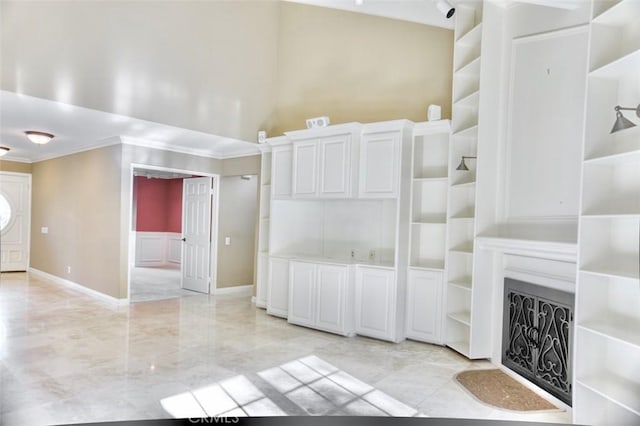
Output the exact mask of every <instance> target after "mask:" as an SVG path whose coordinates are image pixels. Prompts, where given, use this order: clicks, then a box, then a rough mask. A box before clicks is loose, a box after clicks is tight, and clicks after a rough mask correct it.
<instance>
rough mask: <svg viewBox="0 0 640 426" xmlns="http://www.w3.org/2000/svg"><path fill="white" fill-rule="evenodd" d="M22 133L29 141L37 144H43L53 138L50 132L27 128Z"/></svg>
mask: <svg viewBox="0 0 640 426" xmlns="http://www.w3.org/2000/svg"><path fill="white" fill-rule="evenodd" d="M24 133H25V134H26V135H27V137H28V138H29V140H30V141H31V142H33V143H35V144H38V145H44V144H46V143H48V142H49V141H50V140H51V139H53V138H54V136H53V135H52V134H51V133H46V132H37V131H35V130H27V131H26V132H24Z"/></svg>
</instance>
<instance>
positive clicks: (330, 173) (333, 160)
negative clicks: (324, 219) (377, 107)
mask: <svg viewBox="0 0 640 426" xmlns="http://www.w3.org/2000/svg"><path fill="white" fill-rule="evenodd" d="M318 143H319V148H320V189H319V195H320V196H323V197H340V198H344V197H347V196H348V195H349V182H350V179H349V172H350V169H351V162H350V161H349V160H350V153H351V146H350V145H351V142H350V137H349V136H347V135H344V136H338V137H334V138H327V139H323V140H320V141H319V142H318Z"/></svg>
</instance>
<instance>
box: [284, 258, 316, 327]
mask: <svg viewBox="0 0 640 426" xmlns="http://www.w3.org/2000/svg"><path fill="white" fill-rule="evenodd" d="M290 265H291V266H290V267H289V315H288V317H287V318H288V320H289V322H290V323H292V324H299V325H306V326H309V327H311V326H313V325H314V323H315V320H314V306H313V305H314V300H315V294H314V293H315V292H314V289H315V280H316V265H314V264H313V263H307V262H291V263H290Z"/></svg>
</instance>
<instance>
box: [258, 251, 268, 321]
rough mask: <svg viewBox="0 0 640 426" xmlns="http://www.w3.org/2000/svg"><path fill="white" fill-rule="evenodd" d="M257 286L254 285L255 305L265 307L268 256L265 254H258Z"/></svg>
mask: <svg viewBox="0 0 640 426" xmlns="http://www.w3.org/2000/svg"><path fill="white" fill-rule="evenodd" d="M257 270H258V273H257V277H256V278H257V286H256V307H258V308H263V309H264V308H266V307H267V287H268V284H269V256H267V255H266V254H262V253H261V254H259V255H258V265H257Z"/></svg>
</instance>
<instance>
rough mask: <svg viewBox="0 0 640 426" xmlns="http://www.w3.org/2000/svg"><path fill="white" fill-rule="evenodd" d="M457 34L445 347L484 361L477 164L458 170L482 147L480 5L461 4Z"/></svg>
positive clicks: (450, 168) (469, 161) (448, 228)
mask: <svg viewBox="0 0 640 426" xmlns="http://www.w3.org/2000/svg"><path fill="white" fill-rule="evenodd" d="M456 15H457V17H456V23H455V29H454V39H455V44H454V66H453V68H454V74H453V105H452V122H451V129H452V132H453V133H452V136H451V149H450V156H449V170H451V173H450V176H449V188H448V207H447V213H448V219H447V259H448V262H447V277H446V289H445V291H446V304H445V317H446V319H445V330H446V334H445V335H446V339H445V343H446V344H447V346H449V347H451V348H452V349H454V350H456V351H457V352H460V353H461V354H463V355H465V356H466V357H469V358H475V357H484V356H486V355H485V354H478V353H477V351H475V350H474V348H473V347H472V346H471V343H472V338H471V337H472V334H473V333H474V330H475V328H476V327H474V324H473V320H472V310H473V305H474V285H473V280H472V278H471V277H472V275H473V258H474V250H473V244H474V225H475V205H476V161H475V159H468V160H466V165H467V167H468V168H469V170H468V171H459V170H456V167H457V166H458V164H459V163H460V160H461V158H462V156H465V157H475V156H476V152H477V143H478V115H479V114H478V111H479V101H480V62H481V50H482V49H481V48H482V46H481V41H482V29H483V26H482V4H481V3H479V4H477V5H461V6H460V7H458V8H457V10H456Z"/></svg>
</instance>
